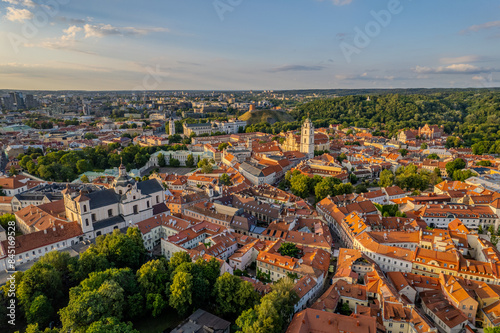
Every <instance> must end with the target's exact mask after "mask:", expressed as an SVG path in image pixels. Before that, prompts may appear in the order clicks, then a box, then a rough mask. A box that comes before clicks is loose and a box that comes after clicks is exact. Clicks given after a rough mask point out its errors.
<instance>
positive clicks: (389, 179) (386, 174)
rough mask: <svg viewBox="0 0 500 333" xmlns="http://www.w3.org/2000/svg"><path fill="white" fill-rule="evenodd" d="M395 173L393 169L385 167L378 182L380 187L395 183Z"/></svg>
mask: <svg viewBox="0 0 500 333" xmlns="http://www.w3.org/2000/svg"><path fill="white" fill-rule="evenodd" d="M394 179H395V178H394V174H393V173H392V171H391V170H388V169H385V170H382V172H381V173H380V180H379V182H378V184H379V186H380V187H389V186H392V185H394Z"/></svg>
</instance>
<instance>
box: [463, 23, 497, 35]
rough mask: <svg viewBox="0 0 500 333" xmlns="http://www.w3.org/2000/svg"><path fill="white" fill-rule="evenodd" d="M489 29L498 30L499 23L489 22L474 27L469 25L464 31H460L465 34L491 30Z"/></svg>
mask: <svg viewBox="0 0 500 333" xmlns="http://www.w3.org/2000/svg"><path fill="white" fill-rule="evenodd" d="M491 28H500V21H491V22H486V23H483V24H476V25H471V26H470V27H468V28H467V29H465V30H462V33H466V32H470V31H473V32H477V31H480V30H485V29H491Z"/></svg>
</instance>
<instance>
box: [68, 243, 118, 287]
mask: <svg viewBox="0 0 500 333" xmlns="http://www.w3.org/2000/svg"><path fill="white" fill-rule="evenodd" d="M110 267H111V263H110V262H109V261H108V259H107V256H106V254H104V253H101V252H99V250H98V249H97V248H96V247H95V246H91V247H90V248H88V249H87V250H86V251H85V252H83V253H82V254H80V258H79V260H78V262H76V263H73V264H70V265H69V269H70V271H71V274H72V276H73V278H74V280H75V281H82V280H84V279H86V278H87V277H88V276H89V274H90V273H92V272H100V271H105V270H106V269H108V268H110Z"/></svg>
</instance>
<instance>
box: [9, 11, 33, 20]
mask: <svg viewBox="0 0 500 333" xmlns="http://www.w3.org/2000/svg"><path fill="white" fill-rule="evenodd" d="M32 17H33V13H32V12H30V11H29V10H27V9H17V8H14V7H7V14H5V18H6V19H7V20H9V21H12V22H15V21H19V22H23V21H25V20H30V19H31V18H32Z"/></svg>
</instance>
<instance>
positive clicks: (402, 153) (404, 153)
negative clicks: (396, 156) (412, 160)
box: [398, 149, 408, 157]
mask: <svg viewBox="0 0 500 333" xmlns="http://www.w3.org/2000/svg"><path fill="white" fill-rule="evenodd" d="M398 152H399V153H400V154H401V156H403V157H405V156H406V155H408V150H406V149H400V150H398Z"/></svg>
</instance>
